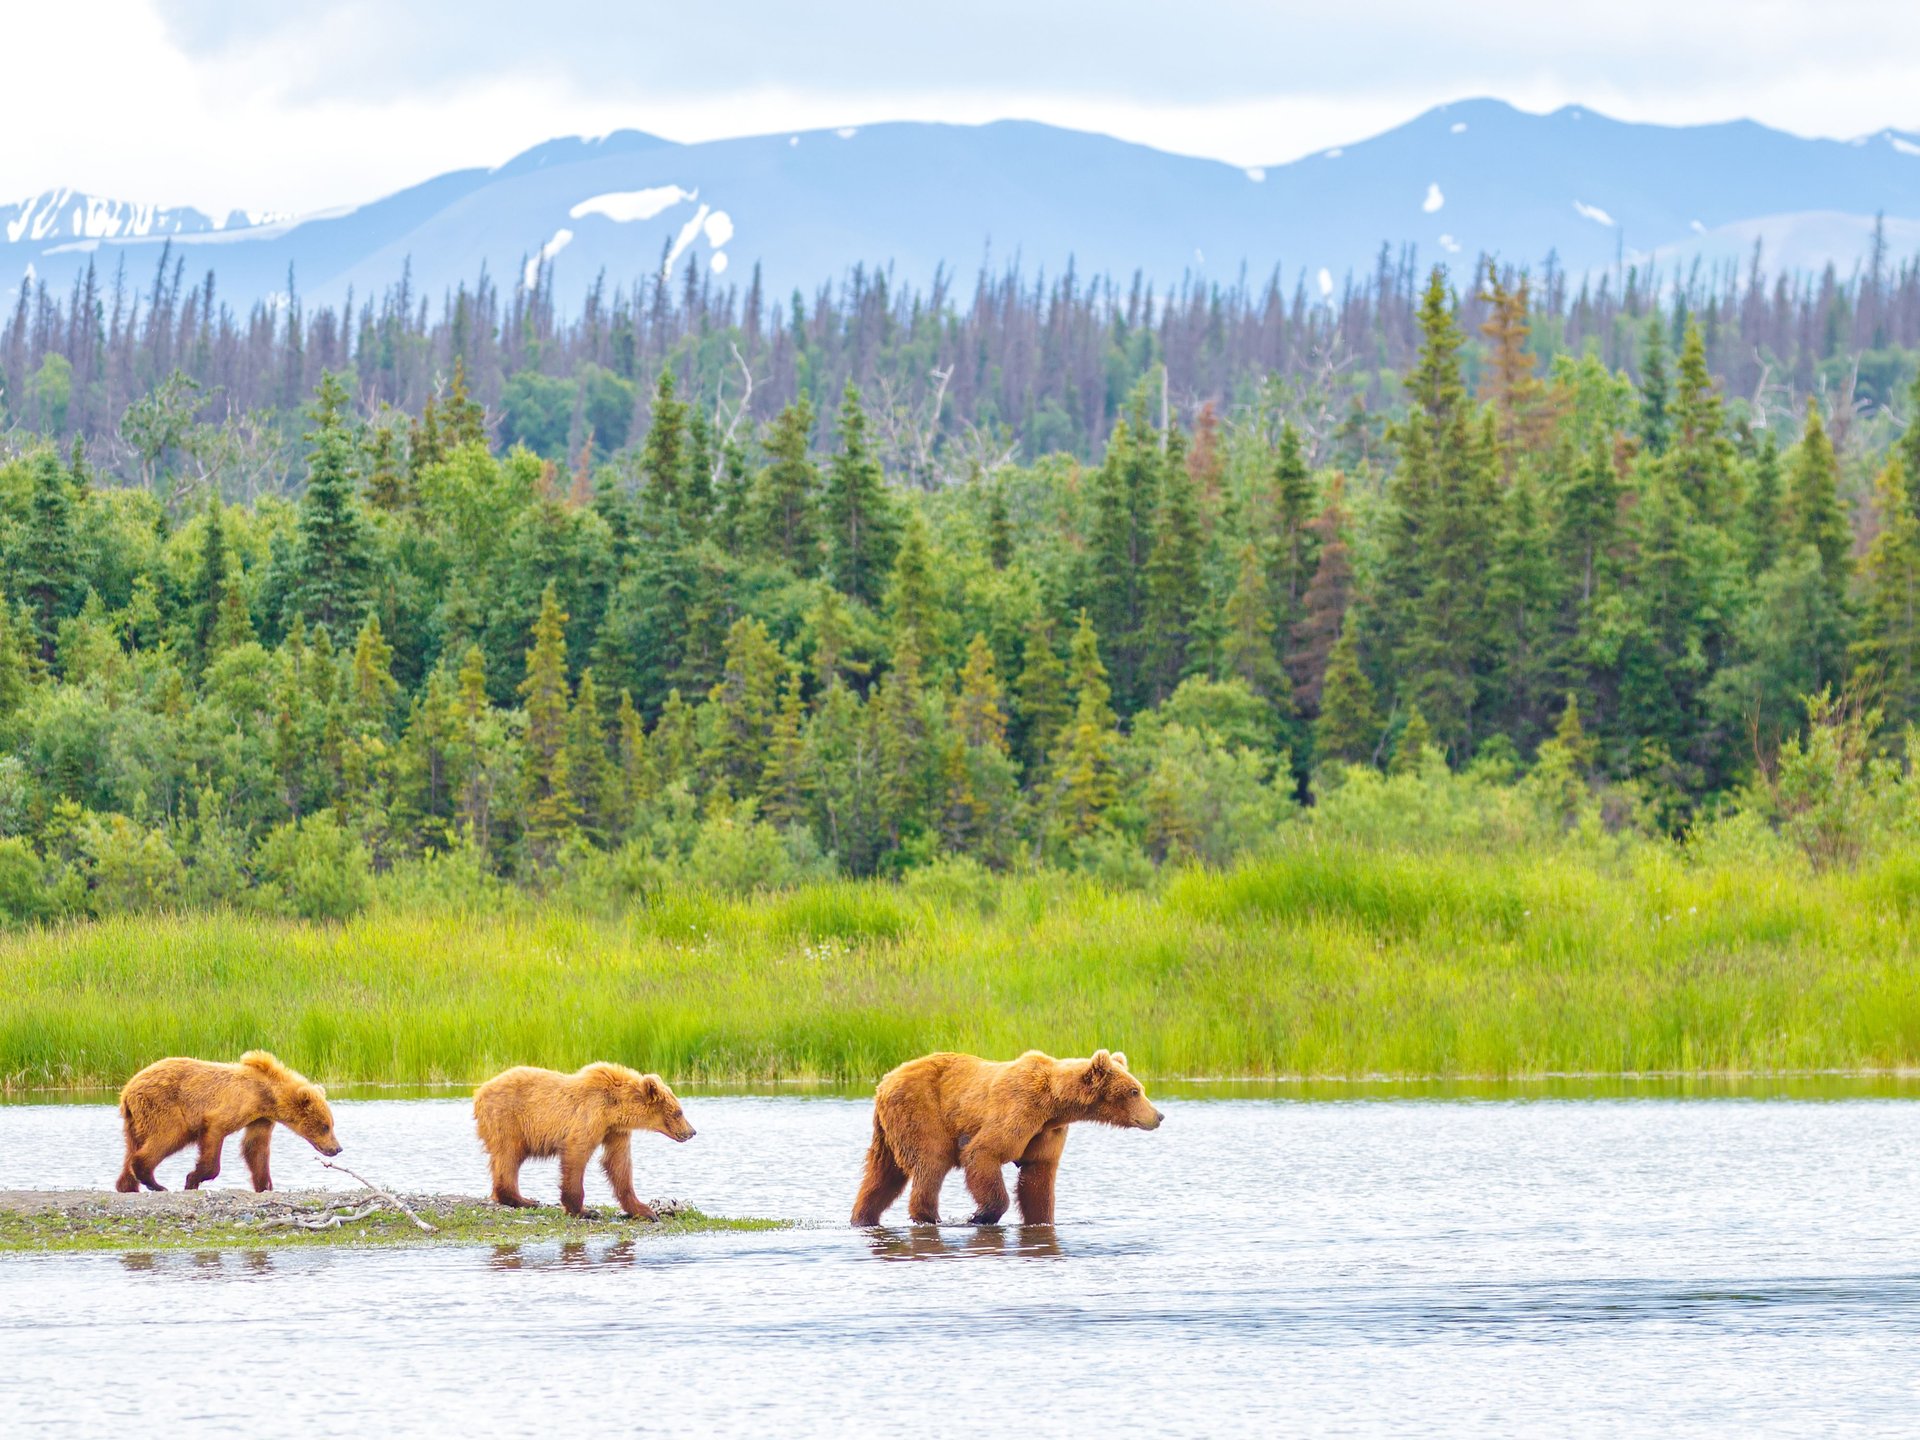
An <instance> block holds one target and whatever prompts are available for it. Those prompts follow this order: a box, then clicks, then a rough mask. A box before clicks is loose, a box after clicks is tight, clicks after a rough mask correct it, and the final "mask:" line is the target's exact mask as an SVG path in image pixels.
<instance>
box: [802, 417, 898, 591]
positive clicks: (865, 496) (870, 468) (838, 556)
mask: <svg viewBox="0 0 1920 1440" xmlns="http://www.w3.org/2000/svg"><path fill="white" fill-rule="evenodd" d="M838 428H839V435H840V449H839V451H838V452H837V453H836V454H835V455H834V457H833V459H832V460H831V461H830V462H829V463H828V465H827V476H826V488H825V491H824V493H823V494H822V496H821V503H820V518H821V523H822V526H823V528H824V529H825V531H826V540H827V573H828V574H829V575H830V576H832V578H833V583H834V585H835V586H836V587H837V588H838V589H839V590H840V592H841V593H842V594H844V595H846V596H847V597H848V598H849V599H852V600H856V601H858V602H860V603H861V604H864V605H878V604H879V603H880V598H881V595H882V592H883V589H884V586H885V584H886V580H887V575H888V572H889V571H890V570H891V568H892V566H893V558H894V552H895V550H896V549H897V548H898V547H899V543H900V525H899V519H898V517H897V515H896V514H895V510H894V503H893V497H892V496H890V495H888V494H887V485H886V477H885V476H884V475H882V474H881V470H880V462H879V460H878V459H876V458H875V457H874V455H873V453H872V449H871V446H870V443H869V441H868V438H867V413H866V411H865V410H863V409H862V408H861V406H860V392H859V390H858V389H856V388H855V387H854V384H853V382H852V381H851V380H849V381H848V382H847V388H846V393H845V395H844V396H843V397H842V399H841V402H840V421H839V427H838Z"/></svg>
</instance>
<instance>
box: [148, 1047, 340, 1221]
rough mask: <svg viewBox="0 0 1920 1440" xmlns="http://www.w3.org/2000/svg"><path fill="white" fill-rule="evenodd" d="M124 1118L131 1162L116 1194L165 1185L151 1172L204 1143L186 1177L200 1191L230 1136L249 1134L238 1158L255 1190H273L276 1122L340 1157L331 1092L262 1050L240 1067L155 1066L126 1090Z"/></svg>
mask: <svg viewBox="0 0 1920 1440" xmlns="http://www.w3.org/2000/svg"><path fill="white" fill-rule="evenodd" d="M120 1119H121V1122H122V1123H123V1125H124V1126H125V1127H126V1132H127V1159H126V1164H124V1165H123V1166H122V1167H121V1169H120V1178H119V1179H118V1180H116V1181H114V1188H115V1189H116V1190H122V1191H127V1192H132V1191H135V1190H138V1189H139V1188H140V1187H141V1186H142V1185H144V1186H146V1187H147V1188H148V1189H149V1190H164V1189H166V1188H167V1187H166V1186H164V1185H162V1184H161V1183H160V1182H159V1181H158V1180H156V1179H155V1178H154V1175H153V1170H154V1167H155V1166H156V1165H158V1164H159V1163H160V1162H161V1161H162V1160H165V1159H166V1158H167V1157H168V1156H169V1155H172V1154H174V1153H175V1152H176V1151H179V1150H184V1149H185V1148H186V1147H187V1146H189V1145H192V1144H195V1143H198V1144H199V1146H200V1158H199V1160H198V1161H197V1162H196V1163H195V1165H194V1167H193V1169H192V1170H190V1171H189V1172H188V1173H187V1189H189V1190H197V1189H199V1188H200V1185H201V1184H202V1183H203V1182H204V1181H207V1180H211V1179H213V1178H214V1177H215V1176H216V1175H218V1174H219V1173H220V1150H221V1147H223V1146H224V1145H225V1144H226V1143H227V1136H229V1135H231V1134H232V1133H233V1132H234V1131H236V1130H245V1131H246V1132H247V1133H246V1138H245V1139H243V1140H242V1141H241V1142H240V1154H241V1155H242V1156H243V1157H244V1158H245V1159H246V1162H247V1171H248V1173H249V1174H250V1175H252V1176H253V1188H254V1189H256V1190H271V1189H273V1177H272V1176H271V1175H269V1174H268V1173H267V1151H268V1147H269V1145H270V1144H271V1143H272V1140H273V1125H274V1122H275V1121H276V1120H277V1121H279V1122H280V1123H281V1124H282V1125H285V1126H286V1127H287V1128H288V1129H289V1130H291V1131H293V1133H294V1134H296V1135H298V1136H299V1137H300V1138H301V1139H302V1140H305V1141H306V1142H307V1143H308V1144H309V1145H311V1146H313V1148H314V1149H316V1150H318V1151H319V1152H320V1153H321V1154H322V1155H338V1154H339V1153H340V1142H339V1141H338V1140H336V1139H334V1137H333V1111H332V1110H330V1109H329V1108H328V1107H327V1092H326V1091H324V1090H322V1089H321V1088H320V1087H319V1086H318V1085H316V1084H314V1083H313V1082H312V1081H311V1080H309V1079H307V1078H306V1076H304V1075H299V1074H296V1073H295V1072H294V1071H292V1070H289V1069H288V1068H287V1067H286V1066H285V1065H282V1064H281V1063H280V1062H279V1061H278V1060H276V1059H275V1058H274V1057H273V1056H271V1055H269V1054H267V1052H266V1051H264V1050H249V1051H248V1052H247V1053H246V1054H244V1055H242V1056H241V1057H240V1063H239V1064H238V1065H226V1064H222V1063H220V1062H219V1061H215V1060H188V1059H183V1058H181V1057H178V1056H175V1057H173V1058H171V1059H167V1060H156V1061H154V1062H153V1064H151V1065H149V1066H147V1068H146V1069H144V1070H142V1071H141V1072H140V1073H139V1074H138V1075H136V1076H134V1077H133V1078H132V1079H131V1080H129V1081H127V1083H126V1088H124V1089H123V1090H121V1092H120Z"/></svg>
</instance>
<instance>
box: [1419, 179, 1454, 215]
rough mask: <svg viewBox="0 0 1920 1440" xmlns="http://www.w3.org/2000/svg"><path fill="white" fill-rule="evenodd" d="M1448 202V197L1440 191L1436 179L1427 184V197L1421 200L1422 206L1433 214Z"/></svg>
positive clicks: (1428, 212)
mask: <svg viewBox="0 0 1920 1440" xmlns="http://www.w3.org/2000/svg"><path fill="white" fill-rule="evenodd" d="M1446 203H1447V197H1446V196H1444V195H1442V194H1441V193H1440V184H1439V182H1438V181H1434V182H1433V183H1431V184H1429V185H1428V186H1427V198H1426V199H1424V200H1422V201H1421V202H1420V208H1421V209H1422V210H1424V211H1426V212H1427V214H1429V215H1431V214H1433V212H1434V211H1436V210H1438V209H1439V208H1440V207H1441V206H1442V205H1444V204H1446Z"/></svg>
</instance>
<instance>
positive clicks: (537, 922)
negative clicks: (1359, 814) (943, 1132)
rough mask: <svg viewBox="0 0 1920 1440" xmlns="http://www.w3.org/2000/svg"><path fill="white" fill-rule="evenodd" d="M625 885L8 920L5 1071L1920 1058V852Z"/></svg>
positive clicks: (1272, 1069)
mask: <svg viewBox="0 0 1920 1440" xmlns="http://www.w3.org/2000/svg"><path fill="white" fill-rule="evenodd" d="M947 881H948V883H942V881H941V877H940V876H939V875H938V874H935V875H933V876H931V877H928V878H927V880H926V881H925V882H924V883H920V884H917V885H912V886H889V885H886V884H881V883H874V882H865V883H855V882H842V883H833V884H822V885H816V886H809V887H803V888H801V889H798V890H794V891H790V892H786V893H780V894H767V895H760V896H748V897H722V896H718V895H712V894H706V893H701V892H696V891H682V892H675V891H669V892H666V893H664V894H660V895H657V896H655V897H654V898H653V899H652V900H650V901H649V902H648V903H647V904H646V905H644V906H643V907H639V908H635V909H633V910H631V911H629V912H627V913H624V914H621V915H617V916H605V915H600V916H595V915H589V914H583V913H580V912H578V911H575V910H571V909H567V908H563V907H560V906H546V907H541V906H534V905H524V906H519V907H516V908H513V909H509V910H507V911H504V912H496V913H485V914H476V913H451V912H428V911H391V910H390V911H378V910H376V911H374V912H370V913H368V914H365V915H363V916H361V917H359V918H357V919H354V920H352V921H349V922H346V923H344V924H339V925H315V924H306V923H301V922H296V921H285V920H271V919H265V918H260V917H257V916H239V915H229V914H201V915H190V916H178V917H157V918H156V917H152V916H149V917H144V918H125V919H113V920H104V921H98V922H89V923H76V924H70V925H65V926H60V927H55V928H48V929H40V930H29V931H21V932H15V933H12V934H9V935H6V936H5V937H4V938H0V1076H3V1077H4V1084H5V1086H6V1088H8V1089H12V1090H20V1089H28V1088H36V1087H60V1086H73V1085H84V1084H103V1085H115V1084H118V1083H119V1082H120V1081H122V1080H123V1079H125V1077H126V1076H128V1075H130V1074H132V1073H133V1072H134V1071H135V1070H136V1069H138V1068H139V1067H140V1066H142V1065H144V1064H146V1063H147V1062H148V1061H150V1060H152V1059H154V1058H155V1057H157V1056H160V1055H166V1054H178V1053H184V1054H198V1055H207V1056H226V1055H234V1054H238V1053H239V1052H240V1051H242V1050H245V1049H247V1048H250V1047H256V1046H260V1047H266V1048H269V1049H272V1050H274V1051H276V1052H278V1053H279V1054H280V1055H281V1056H282V1057H284V1058H285V1059H287V1060H288V1061H289V1063H291V1064H294V1065H296V1066H298V1067H299V1068H300V1069H301V1070H303V1071H306V1072H307V1073H309V1074H312V1075H315V1076H319V1077H324V1078H326V1079H328V1080H331V1081H335V1082H344V1081H362V1082H366V1081H391V1082H433V1081H470V1080H474V1079H477V1078H480V1077H484V1076H486V1075H488V1074H490V1073H492V1072H493V1071H494V1070H496V1069H498V1068H500V1067H502V1066H505V1065H509V1064H520V1063H531V1064H540V1065H550V1066H555V1067H563V1068H571V1067H573V1066H575V1065H578V1064H580V1063H581V1062H583V1061H585V1060H589V1059H594V1058H608V1059H614V1060H620V1061H624V1062H627V1063H630V1064H634V1065H639V1066H643V1067H645V1068H647V1069H652V1070H658V1071H660V1072H662V1073H664V1074H666V1075H669V1076H672V1077H675V1078H679V1079H684V1080H689V1081H693V1080H708V1081H722V1080H742V1081H747V1080H764V1079H776V1078H778V1079H795V1078H823V1079H830V1080H838V1081H843V1082H852V1083H861V1082H864V1081H866V1080H869V1079H871V1078H873V1077H875V1076H877V1075H879V1074H881V1073H882V1072H884V1071H885V1070H886V1069H887V1068H888V1067H890V1066H891V1065H893V1064H894V1063H896V1062H898V1061H899V1060H901V1059H904V1058H906V1057H908V1056H911V1055H914V1054H917V1053H920V1052H924V1051H927V1050H934V1049H942V1048H952V1049H963V1050H971V1051H976V1052H979V1053H982V1054H988V1055H1007V1054H1011V1053H1014V1052H1017V1051H1019V1050H1021V1049H1024V1048H1026V1047H1028V1046H1038V1047H1042V1048H1046V1049H1050V1050H1052V1051H1054V1052H1055V1053H1081V1054H1084V1053H1087V1052H1088V1051H1089V1050H1091V1049H1092V1048H1094V1047H1096V1046H1100V1045H1106V1046H1120V1047H1123V1048H1125V1049H1126V1050H1127V1052H1128V1054H1129V1055H1130V1056H1131V1057H1132V1060H1133V1062H1134V1064H1135V1066H1136V1068H1138V1069H1140V1070H1141V1071H1142V1073H1145V1074H1149V1075H1160V1076H1225V1075H1235V1076H1265V1075H1319V1076H1366V1075H1395V1074H1404V1075H1420V1076H1489V1077H1503V1076H1505V1077H1510V1076H1524V1075H1535V1074H1545V1073H1565V1072H1645V1071H1724V1070H1732V1071H1779V1070H1815V1069H1836V1068H1837V1069H1857V1068H1858V1069H1865V1068H1902V1067H1912V1066H1920V965H1916V959H1917V958H1920V957H1917V956H1916V914H1917V913H1920V860H1916V859H1911V858H1905V857H1895V858H1892V859H1888V860H1885V861H1883V862H1881V863H1879V864H1878V865H1876V866H1873V867H1870V868H1866V869H1862V870H1858V871H1853V872H1830V873H1826V874H1815V873H1813V872H1811V871H1809V870H1807V869H1804V868H1797V869H1796V868H1783V867H1779V866H1764V865H1758V866H1746V865H1738V864H1720V865H1713V866H1690V865H1688V864H1686V863H1685V862H1684V861H1683V860H1681V859H1679V858H1676V856H1675V855H1674V854H1673V853H1672V852H1670V851H1666V850H1658V849H1646V850H1641V851H1637V852H1633V853H1631V854H1629V855H1626V856H1624V857H1615V858H1612V859H1606V858H1600V857H1595V856H1586V855H1570V854H1553V853H1547V854H1539V855H1534V856H1526V855H1521V854H1517V853H1516V854H1511V855H1506V856H1495V857H1489V856H1487V855H1484V854H1479V855H1470V854H1459V855H1446V854H1435V853H1433V852H1431V851H1428V852H1425V853H1418V852H1413V851H1406V852H1401V851H1393V850H1383V849H1379V848H1364V849H1363V848H1353V847H1347V846H1342V845H1332V846H1325V845H1323V846H1302V847H1300V848H1298V849H1294V850H1291V851H1289V852H1286V853H1283V854H1280V855H1277V856H1274V857H1271V858H1268V859H1264V860H1262V861H1259V862H1257V863H1251V864H1248V865H1245V866H1243V867H1241V868H1238V869H1234V870H1230V871H1226V872H1208V871H1189V872H1186V873H1183V874H1177V875H1173V876H1171V877H1169V878H1167V879H1166V880H1165V881H1164V883H1162V884H1160V885H1159V886H1158V887H1157V888H1155V889H1153V890H1151V891H1128V890H1115V889H1112V888H1109V887H1102V886H1100V885H1098V884H1096V883H1094V882H1092V881H1090V880H1086V879H1081V878H1074V877H1067V876H1060V875H1050V874H1042V875H1037V876H1027V877H1010V878H993V877H990V876H986V875H984V874H983V873H981V872H978V871H977V870H960V871H956V872H954V873H953V874H952V875H950V876H948V877H947Z"/></svg>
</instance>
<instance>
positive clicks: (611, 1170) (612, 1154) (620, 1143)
mask: <svg viewBox="0 0 1920 1440" xmlns="http://www.w3.org/2000/svg"><path fill="white" fill-rule="evenodd" d="M600 1164H601V1166H602V1168H604V1169H605V1170H606V1172H607V1183H608V1184H609V1185H611V1186H613V1198H614V1199H616V1200H618V1201H619V1202H620V1208H621V1209H622V1210H624V1211H626V1213H627V1218H628V1219H629V1220H658V1219H659V1218H660V1217H659V1216H658V1215H656V1214H654V1212H653V1207H652V1206H651V1205H649V1204H647V1203H646V1202H645V1201H644V1200H642V1199H641V1198H640V1197H639V1196H638V1195H636V1194H634V1193H633V1143H632V1139H631V1137H630V1136H628V1135H626V1134H619V1135H609V1136H607V1143H606V1145H605V1146H603V1147H602V1148H601V1151H600Z"/></svg>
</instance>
